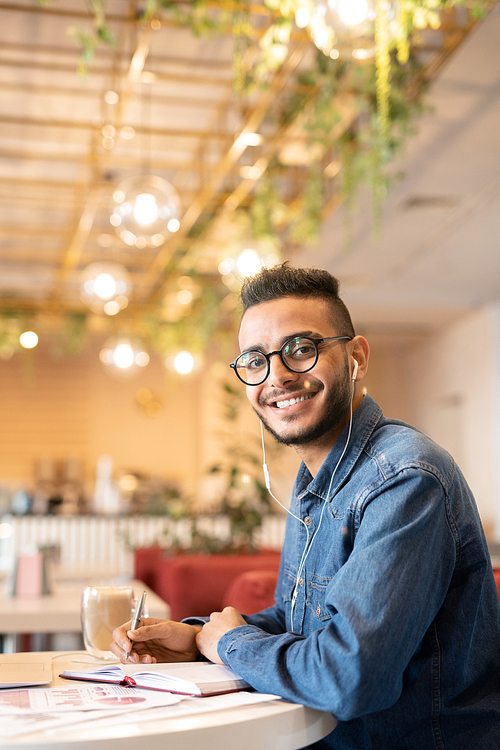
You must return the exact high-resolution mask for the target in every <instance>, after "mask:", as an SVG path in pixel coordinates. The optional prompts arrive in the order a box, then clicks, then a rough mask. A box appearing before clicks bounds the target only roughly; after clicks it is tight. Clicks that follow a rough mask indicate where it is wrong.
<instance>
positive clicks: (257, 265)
mask: <svg viewBox="0 0 500 750" xmlns="http://www.w3.org/2000/svg"><path fill="white" fill-rule="evenodd" d="M237 266H238V271H239V273H240V274H241V275H242V276H253V275H254V274H256V273H258V272H259V271H260V269H261V262H260V258H259V256H258V255H257V253H256V252H255V250H250V249H248V250H243V252H242V253H241V255H240V256H239V257H238V261H237Z"/></svg>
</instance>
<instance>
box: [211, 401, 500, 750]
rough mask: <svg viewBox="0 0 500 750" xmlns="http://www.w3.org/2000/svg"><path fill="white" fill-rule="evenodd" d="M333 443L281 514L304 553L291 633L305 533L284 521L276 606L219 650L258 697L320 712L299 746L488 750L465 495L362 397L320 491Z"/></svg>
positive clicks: (412, 436)
mask: <svg viewBox="0 0 500 750" xmlns="http://www.w3.org/2000/svg"><path fill="white" fill-rule="evenodd" d="M347 434H348V428H347V427H346V428H345V429H344V431H343V433H342V435H341V436H340V437H339V439H338V440H337V441H336V443H335V445H334V446H333V448H332V449H331V451H330V453H329V454H328V456H327V458H326V460H325V461H324V463H323V465H322V467H321V469H320V471H319V472H318V474H317V475H316V477H314V479H313V478H312V477H311V475H310V473H309V471H308V470H307V468H306V467H305V466H304V464H302V466H301V467H300V469H299V473H298V476H297V479H296V482H295V486H294V495H293V501H292V505H291V511H292V512H293V513H294V514H296V515H297V516H299V517H300V518H301V519H303V520H304V521H305V523H306V525H307V530H308V533H309V539H310V540H311V539H312V538H313V537H314V541H313V542H312V546H310V548H309V552H308V553H307V556H306V560H305V564H304V567H303V570H302V573H301V575H300V579H299V582H298V585H297V587H296V592H297V594H296V601H295V605H294V612H293V627H292V620H291V612H292V596H293V592H294V589H295V582H296V578H297V571H298V569H299V566H300V563H301V560H302V558H303V555H304V549H305V545H306V543H307V532H306V526H304V525H303V524H301V523H300V522H299V521H298V520H297V519H295V518H293V517H291V516H289V517H288V522H287V529H286V535H285V541H284V545H283V551H282V557H281V566H280V574H279V578H278V583H277V587H276V601H275V605H274V606H273V607H271V608H269V609H266V610H264V611H263V612H260V613H258V614H256V615H252V616H246V617H245V620H246V621H247V623H248V624H246V625H242V626H240V627H238V628H234V629H233V630H230V631H229V632H227V633H226V634H225V635H224V636H222V638H221V639H220V641H219V644H218V654H219V656H220V657H221V659H222V660H223V661H224V662H225V663H226V664H228V665H229V666H230V667H231V668H232V669H233V670H234V671H235V672H237V673H238V674H240V675H241V676H242V677H243V678H245V679H246V680H247V681H248V682H249V683H250V684H251V685H252V686H253V687H254V688H256V689H257V690H259V691H261V692H265V693H275V694H278V695H280V696H282V697H283V698H285V699H287V700H290V701H294V702H298V703H303V704H304V705H306V706H311V707H313V708H317V709H321V710H324V711H329V712H331V713H332V714H333V715H334V716H335V717H336V718H337V719H338V724H337V727H336V728H335V730H334V731H333V732H332V733H331V734H330V735H329V736H328V737H326V738H325V739H324V740H322V741H321V742H319V743H317V744H315V745H314V747H317V748H335V749H336V750H354V749H356V750H359V749H361V748H363V750H365V749H368V748H376V749H377V750H405V749H406V748H411V749H412V750H431V749H432V750H434V749H436V748H437V749H438V750H498V748H499V747H500V603H499V600H498V594H497V590H496V587H495V582H494V578H493V573H492V569H491V563H490V558H489V554H488V549H487V546H486V541H485V538H484V534H483V531H482V527H481V522H480V519H479V515H478V512H477V508H476V505H475V502H474V498H473V496H472V493H471V491H470V489H469V487H468V486H467V484H466V482H465V479H464V478H463V476H462V474H461V473H460V470H459V469H458V468H457V466H456V465H455V464H454V462H453V459H452V458H451V456H450V455H449V454H448V453H447V452H446V451H444V450H443V449H441V448H440V447H439V446H437V445H436V444H435V443H433V442H432V441H431V440H430V439H429V438H427V437H426V436H425V435H423V434H422V433H421V432H419V431H418V430H416V429H414V428H413V427H410V426H409V425H407V424H405V423H403V422H399V421H396V420H393V419H387V418H385V417H384V416H383V414H382V411H381V409H380V407H379V406H378V405H377V404H376V403H375V402H374V401H373V400H372V399H371V398H370V397H369V396H365V398H364V399H363V401H362V403H361V404H360V406H359V407H358V408H357V409H356V411H355V412H354V415H353V423H352V433H351V437H350V440H349V444H348V448H347V451H346V453H345V455H344V457H343V458H342V460H341V461H340V464H339V466H338V468H337V471H336V472H335V475H334V480H333V482H332V485H331V487H330V480H331V476H332V472H333V470H334V468H335V466H336V465H337V463H338V461H339V458H340V456H341V454H342V451H343V449H344V447H345V444H346V440H347ZM329 488H330V489H329ZM325 504H326V505H325ZM323 508H324V512H323V518H322V521H321V524H320V518H321V513H322V510H323ZM318 527H319V530H318Z"/></svg>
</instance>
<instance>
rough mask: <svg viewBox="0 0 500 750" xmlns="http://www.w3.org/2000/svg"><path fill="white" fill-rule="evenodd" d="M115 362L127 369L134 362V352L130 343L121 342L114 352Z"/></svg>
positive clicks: (121, 367)
mask: <svg viewBox="0 0 500 750" xmlns="http://www.w3.org/2000/svg"><path fill="white" fill-rule="evenodd" d="M113 362H114V363H115V365H116V366H117V367H119V368H120V369H122V370H126V369H127V368H128V367H131V366H132V365H133V364H134V352H133V349H132V347H131V346H130V345H129V344H120V346H117V347H116V349H115V350H114V352H113Z"/></svg>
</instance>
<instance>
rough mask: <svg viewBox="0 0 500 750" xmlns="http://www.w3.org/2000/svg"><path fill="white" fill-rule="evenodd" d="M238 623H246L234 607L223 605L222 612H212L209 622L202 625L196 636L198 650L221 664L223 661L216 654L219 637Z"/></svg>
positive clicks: (237, 625)
mask: <svg viewBox="0 0 500 750" xmlns="http://www.w3.org/2000/svg"><path fill="white" fill-rule="evenodd" d="M240 625H246V622H245V620H244V619H243V617H242V616H241V615H240V613H239V612H238V610H236V609H234V607H225V608H224V609H223V610H222V612H212V614H211V615H210V620H209V622H207V623H206V624H205V625H204V626H203V628H202V629H201V630H200V632H199V633H198V635H197V636H196V645H197V647H198V649H199V651H201V653H202V654H203V656H206V657H207V659H210V661H213V662H215V663H216V664H223V663H224V662H223V661H222V659H220V658H219V655H218V654H217V644H218V642H219V638H221V637H222V636H223V635H224V633H227V632H228V630H232V629H233V628H237V627H239V626H240Z"/></svg>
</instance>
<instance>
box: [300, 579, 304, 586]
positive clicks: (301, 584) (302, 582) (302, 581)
mask: <svg viewBox="0 0 500 750" xmlns="http://www.w3.org/2000/svg"><path fill="white" fill-rule="evenodd" d="M303 585H304V579H303V578H302V577H301V578H299V586H303Z"/></svg>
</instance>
